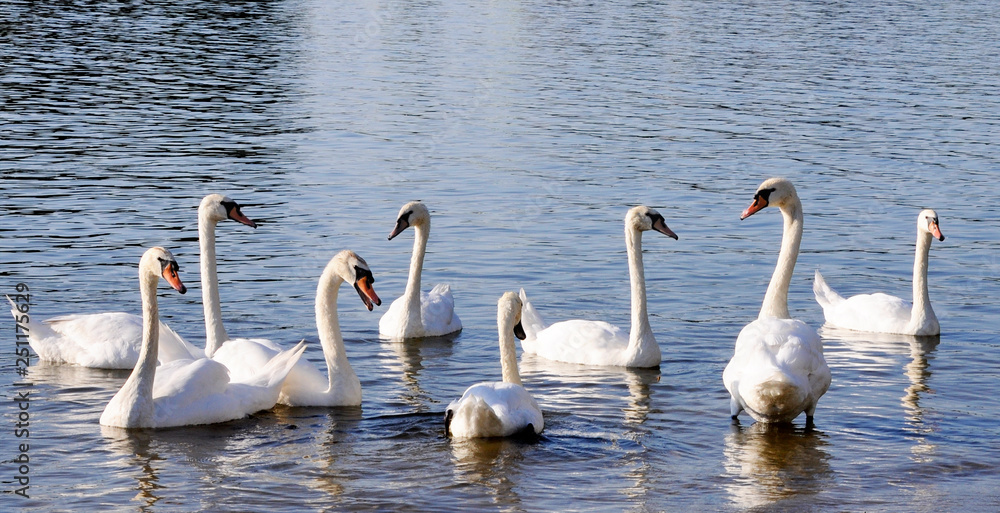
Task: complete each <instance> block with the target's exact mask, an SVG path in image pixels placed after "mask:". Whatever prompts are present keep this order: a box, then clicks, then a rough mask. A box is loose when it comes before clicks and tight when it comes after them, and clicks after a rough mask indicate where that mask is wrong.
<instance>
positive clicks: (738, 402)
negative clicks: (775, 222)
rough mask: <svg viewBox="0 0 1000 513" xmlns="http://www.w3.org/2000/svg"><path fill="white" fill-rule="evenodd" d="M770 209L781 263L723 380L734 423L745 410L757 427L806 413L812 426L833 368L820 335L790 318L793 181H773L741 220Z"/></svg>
mask: <svg viewBox="0 0 1000 513" xmlns="http://www.w3.org/2000/svg"><path fill="white" fill-rule="evenodd" d="M768 205H775V206H777V207H778V208H779V209H780V210H781V215H782V217H783V218H784V229H783V234H782V237H781V251H780V252H779V253H778V263H777V265H776V266H775V269H774V274H773V275H772V276H771V283H770V284H769V285H768V286H767V292H766V293H765V294H764V303H763V304H762V305H761V309H760V315H759V316H758V318H757V320H755V321H753V322H751V323H750V324H747V325H746V326H745V327H744V328H743V330H742V331H740V334H739V337H737V339H736V350H735V353H734V354H733V358H732V359H731V360H730V361H729V364H728V365H726V369H725V371H724V372H723V373H722V380H723V382H724V383H725V385H726V389H727V390H729V393H730V394H731V396H732V399H731V401H730V411H731V414H732V417H733V419H734V420H736V419H737V416H738V415H739V413H740V412H741V411H743V410H746V411H747V412H748V413H749V414H750V416H751V417H753V418H754V419H755V420H757V421H759V422H791V421H792V419H794V418H795V417H797V416H798V415H799V414H800V413H802V412H803V411H804V412H805V413H806V422H807V423H812V420H813V415H814V414H815V412H816V403H817V402H818V401H819V398H820V397H821V396H822V395H823V394H824V393H826V390H827V389H828V388H829V387H830V368H829V367H828V366H827V364H826V359H825V358H824V357H823V342H822V340H820V337H819V334H817V333H816V330H814V329H812V328H810V327H809V326H808V325H806V323H804V322H802V321H800V320H798V319H792V318H791V316H790V315H789V314H788V285H789V283H790V282H791V280H792V271H793V270H794V269H795V260H796V259H797V258H798V256H799V244H800V243H801V242H802V202H801V201H800V200H799V196H798V194H796V192H795V187H794V186H793V185H792V183H791V182H790V181H788V180H786V179H784V178H770V179H768V180H765V181H764V183H762V184H761V185H760V187H758V188H757V193H756V194H755V195H754V201H753V204H751V205H750V206H749V207H747V209H746V210H744V211H743V214H742V215H741V216H740V219H741V220H743V219H746V218H747V217H750V216H751V215H753V214H754V213H755V212H758V211H759V210H761V209H763V208H764V207H767V206H768Z"/></svg>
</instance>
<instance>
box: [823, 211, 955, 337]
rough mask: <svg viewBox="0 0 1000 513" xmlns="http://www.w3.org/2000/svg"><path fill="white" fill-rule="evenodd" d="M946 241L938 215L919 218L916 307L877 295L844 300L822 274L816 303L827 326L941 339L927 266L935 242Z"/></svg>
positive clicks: (914, 273)
mask: <svg viewBox="0 0 1000 513" xmlns="http://www.w3.org/2000/svg"><path fill="white" fill-rule="evenodd" d="M932 238H936V239H938V240H944V235H942V234H941V228H940V227H939V225H938V216H937V213H936V212H934V211H933V210H929V209H928V210H923V211H921V212H920V214H919V215H918V216H917V249H916V256H915V257H914V261H913V303H910V302H909V301H906V300H905V299H902V298H899V297H896V296H890V295H888V294H883V293H881V292H876V293H874V294H859V295H857V296H852V297H849V298H846V299H845V298H844V297H843V296H841V295H840V294H838V293H837V292H836V291H834V290H833V289H832V288H830V286H829V285H827V283H826V280H824V279H823V275H822V274H820V272H819V270H817V271H816V277H815V281H814V282H813V293H814V294H815V295H816V302H818V303H819V304H820V306H821V307H823V315H824V316H825V317H826V324H827V325H828V326H832V327H835V328H844V329H849V330H854V331H867V332H874V333H896V334H901V335H918V336H922V335H938V334H940V333H941V325H940V324H939V323H938V319H937V316H936V315H934V309H933V308H931V300H930V296H929V294H928V291H927V264H928V253H929V252H930V247H931V240H932Z"/></svg>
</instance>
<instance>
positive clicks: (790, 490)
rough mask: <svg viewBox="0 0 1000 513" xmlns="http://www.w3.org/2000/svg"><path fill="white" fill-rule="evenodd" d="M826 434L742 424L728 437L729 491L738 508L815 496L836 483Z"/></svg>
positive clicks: (809, 429)
mask: <svg viewBox="0 0 1000 513" xmlns="http://www.w3.org/2000/svg"><path fill="white" fill-rule="evenodd" d="M827 445H828V442H827V436H826V435H825V434H824V433H823V432H822V431H818V430H816V429H815V428H812V427H805V428H803V427H798V426H796V425H794V424H767V423H763V422H757V423H754V424H752V425H749V426H741V425H739V424H738V423H734V424H733V425H732V431H731V433H730V434H729V435H727V436H726V447H725V449H724V450H723V455H724V457H725V460H724V467H725V469H726V472H727V473H728V474H729V475H730V476H731V477H732V478H733V479H731V480H730V481H729V482H728V483H727V485H726V488H727V490H728V492H729V496H730V500H731V501H732V502H733V503H734V504H736V505H737V506H739V507H740V508H756V507H760V506H766V505H768V504H774V503H778V502H781V501H785V500H794V499H798V498H802V497H809V496H813V495H816V494H818V493H820V492H821V491H823V490H824V489H826V488H828V487H829V485H830V482H831V481H832V480H833V469H832V468H831V467H830V462H829V460H830V454H829V453H827V451H825V450H824V447H825V446H827Z"/></svg>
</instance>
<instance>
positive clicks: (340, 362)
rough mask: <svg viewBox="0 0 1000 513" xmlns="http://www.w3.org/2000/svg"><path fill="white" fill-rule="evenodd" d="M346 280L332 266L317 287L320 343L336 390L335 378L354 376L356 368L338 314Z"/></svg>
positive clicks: (317, 322) (330, 378) (324, 272)
mask: <svg viewBox="0 0 1000 513" xmlns="http://www.w3.org/2000/svg"><path fill="white" fill-rule="evenodd" d="M343 283H344V279H343V278H341V277H340V276H339V275H338V274H337V273H336V272H335V271H334V269H333V265H332V263H331V265H328V266H327V268H326V269H325V270H324V271H323V275H322V276H321V277H320V279H319V285H318V286H317V287H316V328H317V330H318V331H319V343H320V345H321V346H322V347H323V357H324V358H325V359H326V367H327V375H328V377H329V380H330V388H329V389H327V391H332V390H333V389H334V385H333V383H334V377H335V376H338V377H339V378H340V379H343V378H344V377H349V375H350V376H353V375H354V369H353V368H351V364H350V363H349V362H348V361H347V351H346V350H345V349H344V337H343V335H341V333H340V319H339V318H338V315H337V297H338V296H339V295H340V285H341V284H343Z"/></svg>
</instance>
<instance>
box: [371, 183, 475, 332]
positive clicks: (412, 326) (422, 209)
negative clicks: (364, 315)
mask: <svg viewBox="0 0 1000 513" xmlns="http://www.w3.org/2000/svg"><path fill="white" fill-rule="evenodd" d="M410 226H412V227H413V230H414V232H415V234H414V239H413V255H412V256H411V257H410V275H409V278H408V279H407V280H406V291H405V292H403V295H402V296H400V297H399V298H397V299H396V300H395V301H393V302H392V304H391V305H389V310H388V311H386V312H385V314H384V315H382V318H381V319H380V320H379V322H378V332H379V334H380V335H382V336H384V337H389V338H391V339H393V340H402V339H407V338H417V337H439V336H442V335H447V334H449V333H455V332H456V331H460V330H461V329H462V320H461V319H459V318H458V314H456V313H455V298H454V297H452V295H451V286H450V285H447V284H438V285H435V286H434V288H432V289H431V291H430V292H422V291H421V290H420V273H421V272H422V270H423V267H424V254H425V253H426V251H427V239H428V237H429V236H430V231H431V214H430V212H429V211H428V210H427V207H426V206H425V205H424V204H423V203H421V202H419V201H411V202H409V203H407V204H405V205H403V208H401V209H400V210H399V215H398V216H397V218H396V227H395V228H393V230H392V233H390V234H389V240H392V239H393V238H394V237H395V236H397V235H399V234H400V233H402V232H403V230H405V229H406V228H408V227H410Z"/></svg>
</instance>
